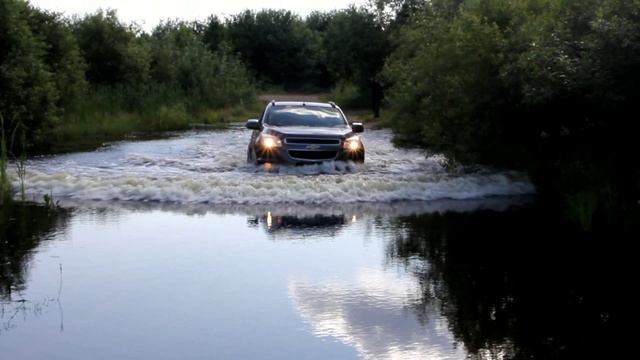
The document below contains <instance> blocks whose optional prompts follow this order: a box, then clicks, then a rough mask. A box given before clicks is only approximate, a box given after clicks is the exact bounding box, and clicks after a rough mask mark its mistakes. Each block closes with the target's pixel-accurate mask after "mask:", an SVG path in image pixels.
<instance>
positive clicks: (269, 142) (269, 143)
mask: <svg viewBox="0 0 640 360" xmlns="http://www.w3.org/2000/svg"><path fill="white" fill-rule="evenodd" d="M258 142H259V143H260V145H262V146H263V147H264V148H265V149H273V148H275V147H280V146H282V140H280V139H278V138H277V137H275V136H273V135H264V134H263V135H260V138H259V139H258Z"/></svg>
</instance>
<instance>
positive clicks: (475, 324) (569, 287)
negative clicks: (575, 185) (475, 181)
mask: <svg viewBox="0 0 640 360" xmlns="http://www.w3.org/2000/svg"><path fill="white" fill-rule="evenodd" d="M398 226H399V227H400V228H401V229H403V231H399V232H398V233H399V235H397V236H396V238H395V239H394V241H392V242H391V243H390V244H389V247H388V249H387V254H388V256H389V257H390V258H392V259H393V260H394V261H401V262H403V261H404V262H407V264H409V259H411V258H412V257H415V256H418V257H424V258H426V259H427V262H428V265H427V266H425V267H422V268H418V269H415V270H414V271H415V273H416V275H417V276H418V278H419V279H420V282H421V285H422V288H423V300H422V304H421V305H418V306H417V310H418V312H419V313H425V314H426V313H427V312H426V311H424V310H426V309H427V307H428V305H429V304H433V303H440V304H441V311H442V313H443V315H445V316H446V317H447V318H448V319H449V323H450V326H451V328H452V331H453V333H454V335H455V337H456V338H457V339H458V340H459V341H462V342H464V344H465V347H466V348H467V349H468V351H469V352H470V354H472V356H473V357H476V358H479V359H486V358H518V359H520V358H527V359H528V358H535V359H555V358H573V357H583V358H593V357H594V356H595V357H596V358H597V357H600V358H612V355H613V354H616V353H618V352H620V351H623V349H621V348H620V347H621V346H628V345H624V344H620V343H621V338H619V337H618V335H619V334H621V331H622V330H621V329H622V327H621V324H620V320H621V316H624V315H626V314H623V313H622V311H623V308H622V307H621V297H620V296H619V294H620V292H621V291H622V290H621V289H624V286H625V283H624V281H623V280H622V279H623V278H624V277H625V276H627V274H629V273H628V272H627V271H625V269H623V268H622V267H623V266H624V264H625V262H624V261H622V258H623V257H624V251H623V250H620V248H618V247H617V246H618V245H621V244H622V243H623V241H614V239H613V237H611V236H610V235H609V236H608V237H597V236H595V235H589V236H586V235H584V234H578V233H574V232H572V231H571V230H568V229H566V228H565V229H564V230H560V229H562V227H561V226H560V225H559V224H557V223H555V224H554V223H553V222H552V221H550V220H549V219H547V218H544V217H543V215H541V212H536V210H533V209H527V210H519V211H514V212H508V213H497V212H491V211H484V212H477V213H467V214H451V213H447V214H425V215H419V216H410V217H403V218H400V219H399V220H398ZM605 240H606V241H607V242H605ZM626 286H628V284H626ZM436 300H437V301H436ZM420 307H425V308H424V309H421V308H420ZM627 316H628V315H627Z"/></svg>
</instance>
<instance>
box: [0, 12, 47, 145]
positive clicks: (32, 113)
mask: <svg viewBox="0 0 640 360" xmlns="http://www.w3.org/2000/svg"><path fill="white" fill-rule="evenodd" d="M37 13H38V11H37V10H34V9H33V8H31V7H30V6H29V5H28V3H25V2H23V1H19V0H1V1H0V112H2V113H3V115H4V117H5V118H6V119H7V120H8V122H16V121H20V122H22V123H23V124H25V125H26V126H27V127H29V128H30V129H40V128H41V127H43V126H46V125H47V122H48V121H50V120H51V119H54V118H55V116H56V113H57V108H56V102H57V101H58V97H59V94H58V93H57V92H56V85H55V81H54V77H53V76H54V74H53V72H52V69H51V68H50V67H49V66H48V65H47V63H46V61H45V59H44V57H45V54H46V44H45V43H44V42H43V41H42V39H40V38H39V37H38V34H37V33H36V32H35V31H33V29H32V28H31V27H30V24H29V19H30V17H31V16H32V15H34V14H37ZM31 137H32V138H33V137H36V134H35V133H32V134H31Z"/></svg>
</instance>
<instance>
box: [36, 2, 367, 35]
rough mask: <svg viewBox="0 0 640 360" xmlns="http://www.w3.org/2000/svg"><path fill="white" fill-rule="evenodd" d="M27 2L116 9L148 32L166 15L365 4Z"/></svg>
mask: <svg viewBox="0 0 640 360" xmlns="http://www.w3.org/2000/svg"><path fill="white" fill-rule="evenodd" d="M30 3H31V4H32V5H35V6H36V7H39V8H41V9H46V10H54V11H57V12H62V13H64V14H66V15H74V14H78V15H83V14H86V13H92V12H95V11H96V10H98V9H105V10H106V9H115V10H117V12H118V18H119V19H120V20H122V21H124V22H127V23H131V22H134V21H135V22H136V23H138V24H140V25H141V26H142V27H143V28H144V29H145V30H147V31H150V30H151V29H152V28H153V27H154V26H155V25H157V24H158V23H159V22H160V20H163V19H169V18H170V19H176V18H177V19H181V20H204V19H206V18H207V17H208V16H209V15H211V14H215V15H218V16H219V17H224V16H226V15H232V14H236V13H238V12H240V11H243V10H246V9H251V10H260V9H265V8H272V9H287V10H291V11H293V12H295V13H298V14H299V15H301V16H306V15H307V14H309V13H310V12H311V11H313V10H322V11H328V10H333V9H342V8H345V7H347V6H348V5H349V4H352V3H355V4H356V5H361V4H364V3H366V0H320V1H308V0H182V1H177V0H174V1H166V0H160V1H148V0H84V1H78V0H31V1H30Z"/></svg>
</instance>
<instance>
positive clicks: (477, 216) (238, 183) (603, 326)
mask: <svg viewBox="0 0 640 360" xmlns="http://www.w3.org/2000/svg"><path fill="white" fill-rule="evenodd" d="M389 137H390V136H389V133H388V132H386V131H371V132H368V133H367V138H366V144H367V146H368V159H367V163H366V164H365V165H363V166H358V165H354V164H348V163H340V164H326V165H322V166H304V167H278V168H265V167H260V168H256V167H252V166H247V165H246V164H245V163H244V160H245V158H244V149H245V146H246V144H245V142H246V139H247V138H248V134H247V132H246V131H244V130H243V129H241V128H240V127H237V128H234V129H231V130H227V131H220V132H206V133H189V134H183V135H180V136H178V137H175V138H172V139H165V140H157V141H145V142H125V143H119V144H115V145H111V146H108V147H106V148H103V149H101V150H100V151H97V152H91V153H79V154H69V155H63V156H56V157H47V158H41V159H35V160H31V161H30V162H29V164H28V168H29V171H28V175H27V182H26V189H27V194H28V196H29V197H31V198H33V199H36V200H37V199H39V198H41V196H42V195H43V194H52V195H53V197H54V199H56V200H57V201H60V203H61V204H62V205H63V207H62V208H60V209H57V210H49V209H46V208H45V207H43V206H41V205H36V204H27V205H20V206H13V207H5V208H0V235H1V236H2V238H1V239H0V358H2V359H4V358H7V359H87V358H89V359H211V358H216V359H218V358H219V359H258V358H259V359H409V360H412V359H467V358H477V359H508V358H540V359H552V358H572V357H581V358H584V357H586V356H600V357H601V358H612V357H615V355H616V354H617V353H618V351H619V348H618V347H617V346H616V345H615V344H618V343H620V339H619V337H618V332H617V330H616V329H618V328H620V326H619V321H620V318H621V317H623V316H622V315H624V314H625V312H624V309H625V308H624V307H623V306H621V304H620V301H619V300H618V299H619V297H618V296H616V294H617V292H618V291H619V290H618V289H619V288H621V287H622V286H621V284H622V283H623V280H622V277H621V276H620V274H624V273H626V269H623V268H622V267H623V264H626V262H624V261H619V260H620V254H625V253H626V252H625V251H622V250H620V249H619V248H616V247H611V248H609V247H603V246H602V244H603V239H600V238H598V237H594V238H585V237H584V236H582V235H580V234H578V233H576V232H574V231H573V230H572V229H568V228H566V227H563V226H562V224H559V223H558V222H555V220H553V219H552V218H549V217H547V216H546V214H547V212H546V211H545V209H540V208H538V207H537V206H536V205H535V204H531V202H530V200H531V199H530V195H531V193H532V191H533V187H532V186H531V184H530V183H529V182H528V180H527V179H526V177H524V176H523V175H521V174H518V173H508V172H506V173H505V172H494V171H490V170H487V169H478V168H466V169H456V170H455V171H450V170H447V169H446V168H445V167H443V165H442V159H441V158H438V157H430V158H425V157H424V156H422V155H423V154H421V153H420V152H418V151H407V150H398V149H395V148H394V147H393V146H392V145H391V144H390V141H389ZM507 195H508V196H507ZM550 234H555V235H557V236H559V237H560V238H563V239H564V240H563V241H562V242H557V241H555V240H554V237H553V236H550ZM607 241H608V244H611V243H617V242H616V240H615V239H613V240H612V239H609V238H607ZM620 243H623V242H620ZM613 249H616V250H613ZM618 251H619V252H618ZM594 264H597V266H594ZM587 344H589V345H587Z"/></svg>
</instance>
